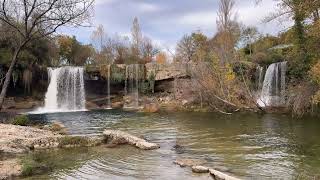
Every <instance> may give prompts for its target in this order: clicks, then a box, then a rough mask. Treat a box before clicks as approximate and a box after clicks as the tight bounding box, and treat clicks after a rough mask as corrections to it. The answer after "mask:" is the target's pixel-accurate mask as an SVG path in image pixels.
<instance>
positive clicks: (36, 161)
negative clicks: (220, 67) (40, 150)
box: [21, 154, 54, 177]
mask: <svg viewBox="0 0 320 180" xmlns="http://www.w3.org/2000/svg"><path fill="white" fill-rule="evenodd" d="M44 158H45V156H43V155H41V154H33V155H31V156H27V157H24V158H23V159H22V161H21V163H22V170H21V174H22V176H24V177H28V176H33V175H42V174H46V173H47V172H50V171H52V169H53V168H54V166H53V165H52V164H50V163H48V162H46V161H45V159H44Z"/></svg>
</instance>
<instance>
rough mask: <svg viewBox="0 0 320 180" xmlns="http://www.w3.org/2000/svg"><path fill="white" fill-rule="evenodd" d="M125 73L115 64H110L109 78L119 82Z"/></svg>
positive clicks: (123, 79)
mask: <svg viewBox="0 0 320 180" xmlns="http://www.w3.org/2000/svg"><path fill="white" fill-rule="evenodd" d="M125 76H126V73H125V70H124V69H121V68H119V67H117V66H116V65H111V79H112V81H114V82H118V83H121V82H123V81H125V79H126V77H125Z"/></svg>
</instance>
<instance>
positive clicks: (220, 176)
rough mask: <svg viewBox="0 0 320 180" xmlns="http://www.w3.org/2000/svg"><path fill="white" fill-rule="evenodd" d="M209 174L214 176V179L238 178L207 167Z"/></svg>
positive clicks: (231, 179) (230, 179)
mask: <svg viewBox="0 0 320 180" xmlns="http://www.w3.org/2000/svg"><path fill="white" fill-rule="evenodd" d="M209 172H210V174H211V175H212V176H213V177H214V179H218V180H240V179H239V178H235V177H232V176H229V175H227V174H225V173H222V172H220V171H217V170H215V169H209Z"/></svg>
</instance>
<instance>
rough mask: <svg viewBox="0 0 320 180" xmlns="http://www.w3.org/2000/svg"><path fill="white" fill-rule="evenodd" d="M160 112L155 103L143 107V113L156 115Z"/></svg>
mask: <svg viewBox="0 0 320 180" xmlns="http://www.w3.org/2000/svg"><path fill="white" fill-rule="evenodd" d="M159 110H160V106H159V105H158V104H157V103H148V104H145V105H144V107H143V112H146V113H156V112H158V111H159Z"/></svg>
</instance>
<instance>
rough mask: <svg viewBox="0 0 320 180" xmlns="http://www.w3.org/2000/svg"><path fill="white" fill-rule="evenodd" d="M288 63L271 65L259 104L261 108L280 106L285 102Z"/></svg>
mask: <svg viewBox="0 0 320 180" xmlns="http://www.w3.org/2000/svg"><path fill="white" fill-rule="evenodd" d="M286 71H287V62H279V63H273V64H271V65H270V66H269V67H268V69H267V72H266V74H265V78H264V81H263V86H262V90H261V95H260V97H259V98H258V101H257V103H258V104H259V105H260V106H261V107H267V106H280V105H282V104H284V101H285V85H286Z"/></svg>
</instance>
